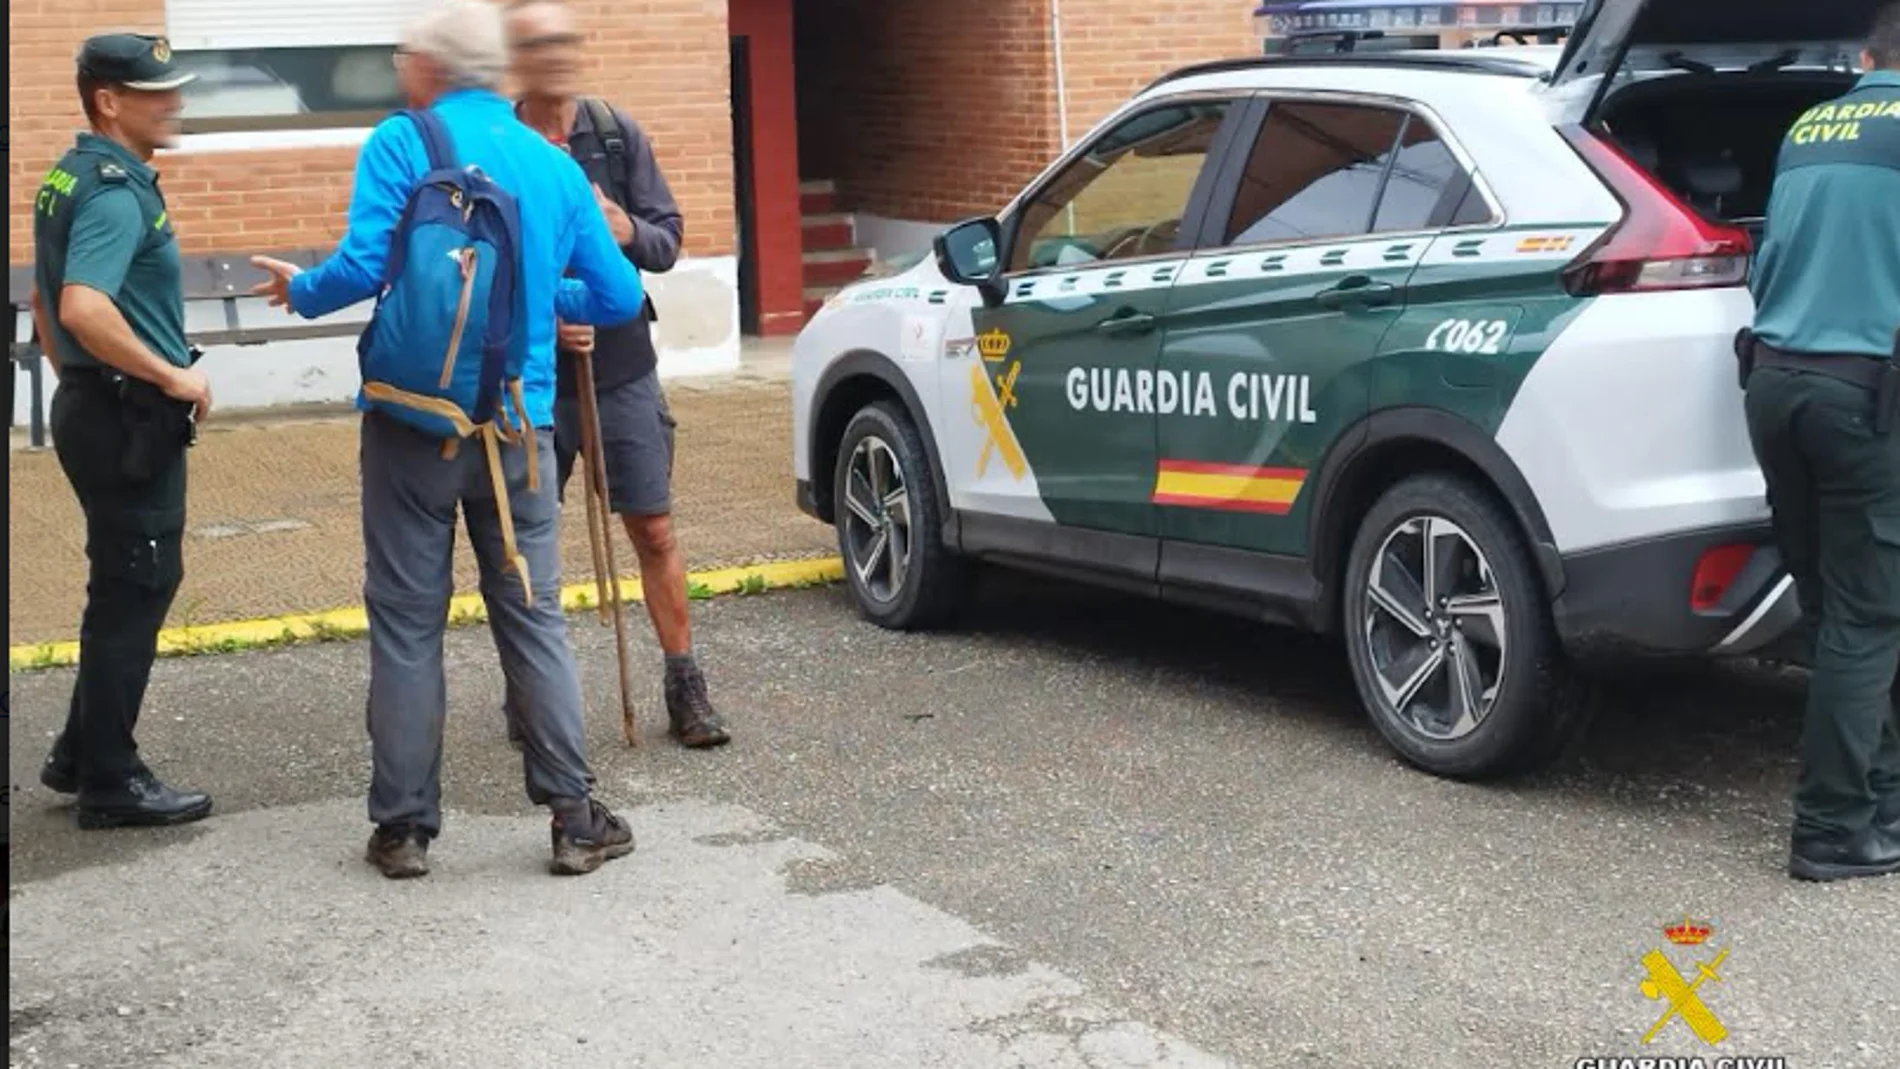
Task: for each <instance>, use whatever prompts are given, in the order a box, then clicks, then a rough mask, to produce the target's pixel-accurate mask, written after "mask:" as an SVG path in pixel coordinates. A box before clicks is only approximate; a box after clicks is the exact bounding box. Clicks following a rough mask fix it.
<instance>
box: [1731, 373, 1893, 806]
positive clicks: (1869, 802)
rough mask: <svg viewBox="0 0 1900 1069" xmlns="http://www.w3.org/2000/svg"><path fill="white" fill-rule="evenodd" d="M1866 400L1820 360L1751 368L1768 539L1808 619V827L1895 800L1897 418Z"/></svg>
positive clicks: (1752, 416)
mask: <svg viewBox="0 0 1900 1069" xmlns="http://www.w3.org/2000/svg"><path fill="white" fill-rule="evenodd" d="M1874 402H1875V398H1874V393H1873V391H1871V390H1867V389H1864V388H1862V387H1859V386H1855V385H1853V384H1851V383H1847V382H1843V381H1840V380H1838V379H1834V378H1830V377H1827V376H1825V375H1821V374H1817V373H1811V372H1797V371H1789V370H1786V369H1783V368H1777V367H1767V368H1760V369H1758V370H1756V371H1755V372H1754V373H1753V374H1752V375H1750V376H1749V380H1748V398H1747V412H1748V428H1749V434H1750V436H1751V437H1752V439H1753V440H1754V443H1755V455H1756V457H1757V458H1758V459H1759V460H1760V462H1761V467H1762V471H1763V474H1764V475H1765V476H1766V477H1767V483H1768V503H1769V505H1770V506H1771V508H1772V509H1773V512H1774V526H1775V537H1776V541H1777V543H1779V545H1780V548H1781V552H1782V556H1783V557H1784V559H1786V560H1787V561H1788V564H1789V569H1790V571H1791V572H1792V573H1793V574H1794V577H1795V583H1796V586H1797V589H1798V593H1799V597H1800V599H1801V607H1802V610H1803V611H1804V613H1805V614H1806V616H1807V617H1808V622H1809V624H1810V626H1811V627H1812V628H1813V641H1814V650H1813V653H1814V671H1813V676H1812V679H1811V681H1810V683H1809V689H1808V708H1807V719H1806V723H1805V725H1804V726H1803V729H1802V738H1801V776H1800V782H1799V784H1798V786H1797V787H1796V790H1795V799H1794V805H1795V829H1794V830H1795V836H1796V837H1797V838H1799V839H1804V840H1806V839H1823V838H1833V837H1837V836H1841V835H1846V834H1853V833H1856V832H1859V831H1861V830H1862V829H1864V828H1865V827H1867V825H1868V824H1869V823H1870V822H1872V821H1873V820H1874V819H1875V814H1876V811H1877V810H1879V811H1880V812H1882V813H1883V814H1886V815H1890V814H1892V813H1893V812H1895V810H1896V807H1900V725H1897V724H1896V723H1895V711H1894V699H1895V695H1896V691H1900V681H1897V680H1896V669H1897V668H1900V431H1895V432H1893V433H1889V434H1885V435H1882V434H1879V433H1877V432H1876V431H1875V430H1874Z"/></svg>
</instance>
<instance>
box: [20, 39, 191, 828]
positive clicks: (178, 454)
mask: <svg viewBox="0 0 1900 1069" xmlns="http://www.w3.org/2000/svg"><path fill="white" fill-rule="evenodd" d="M78 68H79V70H78V87H79V99H80V104H81V107H82V108H83V109H84V111H85V115H86V120H87V122H88V124H89V125H90V127H91V128H90V129H89V130H87V131H85V132H83V133H81V134H79V135H78V138H77V139H76V140H75V141H74V143H73V147H72V148H71V149H70V150H68V151H67V153H66V154H65V155H64V156H63V157H61V158H60V161H59V163H58V164H57V165H56V166H55V167H54V168H53V170H52V171H51V172H50V173H49V174H48V175H47V177H46V180H45V182H44V184H42V185H41V187H40V189H39V194H38V196H37V198H36V199H35V201H34V212H33V255H34V264H33V270H34V295H33V307H34V315H35V317H36V318H37V319H38V321H39V327H40V336H41V337H42V338H43V339H45V340H46V350H47V355H48V356H49V357H50V358H51V360H52V362H53V365H54V367H55V369H56V370H57V372H58V374H59V386H58V388H57V389H56V390H55V392H54V394H53V404H52V413H51V420H50V422H51V424H52V431H53V445H54V447H55V449H56V450H57V452H58V454H59V463H60V467H61V468H63V469H64V470H65V473H66V478H67V480H68V481H69V482H70V483H71V484H72V488H73V492H74V494H75V495H77V497H78V498H79V504H80V507H81V509H82V510H83V511H84V513H85V517H86V556H87V558H88V559H89V561H90V564H91V568H90V573H89V576H88V579H87V587H86V608H85V614H84V615H83V616H82V617H81V620H80V628H79V675H78V679H77V680H76V681H75V682H74V684H73V694H72V704H71V706H70V708H69V710H68V712H67V716H66V729H65V731H64V732H62V733H61V735H60V737H59V739H58V740H57V741H56V742H55V743H54V744H53V751H52V754H51V755H50V756H49V757H48V758H47V760H46V765H45V767H44V768H43V769H42V770H41V772H40V781H41V782H42V783H44V784H45V785H46V786H48V787H49V788H51V789H53V790H55V791H59V792H62V793H75V792H76V793H77V794H78V796H79V797H78V806H77V808H78V820H79V826H80V827H82V828H103V827H112V826H115V825H141V824H147V825H149V824H177V823H181V822H184V821H191V820H197V819H199V818H201V817H203V816H205V815H206V814H207V813H209V812H210V811H211V799H210V798H209V797H208V796H207V795H204V794H202V793H199V792H196V791H181V790H176V789H173V788H171V787H168V786H166V785H165V784H163V783H161V782H160V781H159V779H158V777H157V776H155V775H153V773H152V771H151V770H150V769H149V768H147V767H146V766H145V764H144V762H143V761H141V760H140V759H139V754H138V745H137V743H135V742H134V741H133V737H132V735H133V726H134V725H135V724H136V723H137V722H138V716H139V707H140V706H141V705H142V704H143V702H144V697H145V685H146V682H147V680H148V679H149V678H150V676H151V670H152V659H153V657H154V656H155V654H156V652H157V645H158V632H159V628H160V626H161V625H162V624H163V623H164V620H165V616H166V613H167V612H169V611H170V609H171V604H172V597H173V595H174V594H175V593H176V592H177V590H178V583H179V580H180V579H182V578H183V576H184V569H183V562H182V560H181V556H182V542H183V535H184V529H185V450H186V447H187V445H188V444H189V442H190V439H191V436H192V434H193V431H194V427H195V425H196V422H197V421H200V420H202V419H203V418H204V417H205V416H206V415H208V414H209V412H210V409H211V387H210V384H209V383H208V382H207V381H206V379H205V376H204V373H203V372H200V371H198V370H195V369H194V368H193V367H192V364H193V355H192V350H191V348H190V346H189V345H187V343H186V341H185V313H184V295H183V292H182V289H181V285H180V265H179V257H178V244H177V241H176V240H175V238H174V236H173V233H172V226H171V222H170V217H169V216H168V215H167V214H166V210H165V198H164V196H163V195H162V194H161V193H160V191H159V186H158V176H157V175H156V174H155V173H154V172H153V170H152V167H151V159H152V155H153V153H154V152H155V150H157V149H158V148H160V147H163V146H165V145H168V144H170V143H171V142H172V140H173V139H174V138H175V137H176V136H177V134H178V118H179V112H180V110H181V109H182V106H183V102H182V99H181V97H180V94H179V87H180V86H183V85H184V84H185V83H187V82H189V81H190V80H191V78H192V76H191V75H189V74H187V73H184V72H182V71H180V70H179V69H178V68H176V67H175V66H173V64H172V57H171V49H170V47H169V46H168V45H167V44H166V42H165V41H164V39H162V38H158V37H147V36H141V35H136V34H106V35H101V36H96V37H93V38H90V39H89V40H87V41H86V43H85V45H84V46H83V47H82V48H81V49H80V52H79V57H78Z"/></svg>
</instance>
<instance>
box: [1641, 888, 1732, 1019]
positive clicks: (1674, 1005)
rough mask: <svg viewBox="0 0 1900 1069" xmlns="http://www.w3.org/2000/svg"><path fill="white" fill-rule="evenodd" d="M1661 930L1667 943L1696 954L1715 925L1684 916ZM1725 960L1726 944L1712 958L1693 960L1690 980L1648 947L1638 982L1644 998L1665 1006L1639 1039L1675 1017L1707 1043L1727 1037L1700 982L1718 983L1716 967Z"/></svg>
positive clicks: (1659, 949) (1711, 933) (1660, 954)
mask: <svg viewBox="0 0 1900 1069" xmlns="http://www.w3.org/2000/svg"><path fill="white" fill-rule="evenodd" d="M1662 934H1663V938H1664V939H1665V940H1667V941H1668V942H1669V943H1670V945H1671V946H1676V947H1683V948H1690V949H1695V950H1696V952H1697V953H1698V954H1699V953H1700V952H1701V951H1700V948H1701V947H1703V946H1704V945H1705V944H1707V943H1708V941H1709V938H1710V937H1711V936H1713V935H1714V934H1715V927H1714V925H1711V924H1709V923H1707V922H1697V921H1692V920H1690V919H1688V918H1687V917H1684V918H1683V919H1682V920H1681V921H1680V922H1671V923H1669V924H1665V925H1663V929H1662ZM1727 960H1728V948H1727V947H1723V948H1722V950H1721V951H1720V952H1719V953H1717V954H1716V955H1715V958H1714V959H1713V960H1711V961H1707V962H1704V961H1700V960H1698V961H1696V963H1695V969H1694V972H1693V975H1694V976H1695V979H1694V980H1690V979H1688V978H1686V977H1684V976H1683V974H1682V973H1681V972H1679V971H1678V970H1677V969H1676V966H1675V963H1674V962H1672V961H1670V960H1669V957H1668V955H1666V954H1664V953H1663V951H1662V949H1661V948H1654V949H1651V950H1650V951H1649V952H1648V953H1647V954H1644V955H1643V971H1644V973H1645V974H1646V975H1647V979H1645V980H1643V981H1642V982H1641V984H1639V985H1638V986H1639V988H1640V989H1641V990H1642V992H1643V997H1644V998H1647V999H1649V1000H1651V1001H1652V1002H1664V1003H1667V1004H1668V1008H1667V1009H1665V1010H1664V1011H1663V1015H1662V1017H1661V1018H1660V1019H1658V1020H1657V1021H1656V1023H1655V1024H1653V1025H1651V1026H1650V1028H1649V1031H1648V1032H1647V1033H1645V1034H1644V1036H1643V1042H1644V1043H1649V1042H1651V1041H1653V1040H1654V1039H1655V1038H1656V1036H1657V1035H1658V1034H1660V1033H1661V1032H1662V1030H1663V1027H1664V1026H1665V1025H1667V1024H1668V1023H1669V1022H1670V1021H1672V1020H1678V1019H1679V1020H1681V1021H1682V1023H1683V1024H1684V1025H1686V1026H1687V1027H1688V1029H1689V1031H1691V1032H1693V1033H1695V1035H1696V1038H1697V1039H1700V1040H1702V1042H1704V1043H1707V1044H1709V1045H1710V1046H1714V1045H1715V1044H1717V1043H1720V1042H1722V1040H1724V1039H1727V1038H1728V1028H1727V1027H1725V1026H1724V1025H1723V1024H1722V1022H1721V1021H1720V1020H1719V1019H1717V1018H1716V1016H1715V1013H1714V1011H1712V1010H1710V1009H1709V1007H1708V1005H1707V1004H1706V1003H1704V1002H1703V1001H1702V985H1703V983H1704V982H1706V981H1709V980H1714V981H1715V982H1716V983H1721V982H1722V976H1721V974H1720V973H1718V972H1716V970H1717V969H1720V968H1721V967H1722V963H1723V962H1725V961H1727Z"/></svg>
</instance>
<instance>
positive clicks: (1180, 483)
mask: <svg viewBox="0 0 1900 1069" xmlns="http://www.w3.org/2000/svg"><path fill="white" fill-rule="evenodd" d="M1305 482H1306V472H1304V471H1300V470H1298V469H1295V468H1261V467H1254V466H1251V465H1245V464H1212V463H1205V462H1200V461H1187V460H1164V461H1162V462H1161V464H1160V467H1159V470H1158V471H1157V472H1156V473H1155V488H1154V498H1153V501H1154V503H1155V504H1157V505H1172V506H1177V507H1182V508H1204V509H1223V510H1227V511H1232V512H1254V513H1265V514H1267V515H1285V514H1286V513H1288V512H1290V511H1292V509H1293V502H1294V501H1295V500H1296V499H1298V498H1299V496H1300V488H1301V487H1302V486H1303V485H1305Z"/></svg>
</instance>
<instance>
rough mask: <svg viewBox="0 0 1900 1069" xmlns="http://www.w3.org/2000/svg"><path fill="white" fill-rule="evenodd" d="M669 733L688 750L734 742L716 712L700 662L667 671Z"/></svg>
mask: <svg viewBox="0 0 1900 1069" xmlns="http://www.w3.org/2000/svg"><path fill="white" fill-rule="evenodd" d="M666 719H667V732H666V733H667V734H669V735H671V736H673V738H674V739H676V740H678V742H679V744H680V745H681V746H685V747H687V748H688V749H694V750H704V749H707V748H710V747H713V746H724V745H725V744H726V743H728V742H731V741H732V736H731V735H730V734H728V733H727V732H726V725H725V724H723V723H721V722H720V719H719V714H718V713H716V712H714V711H713V707H712V698H711V697H709V696H708V695H707V694H706V677H705V676H704V675H702V674H700V671H699V667H698V666H697V665H693V666H689V667H686V668H681V669H678V670H676V671H675V670H669V671H668V672H667V674H666Z"/></svg>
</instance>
